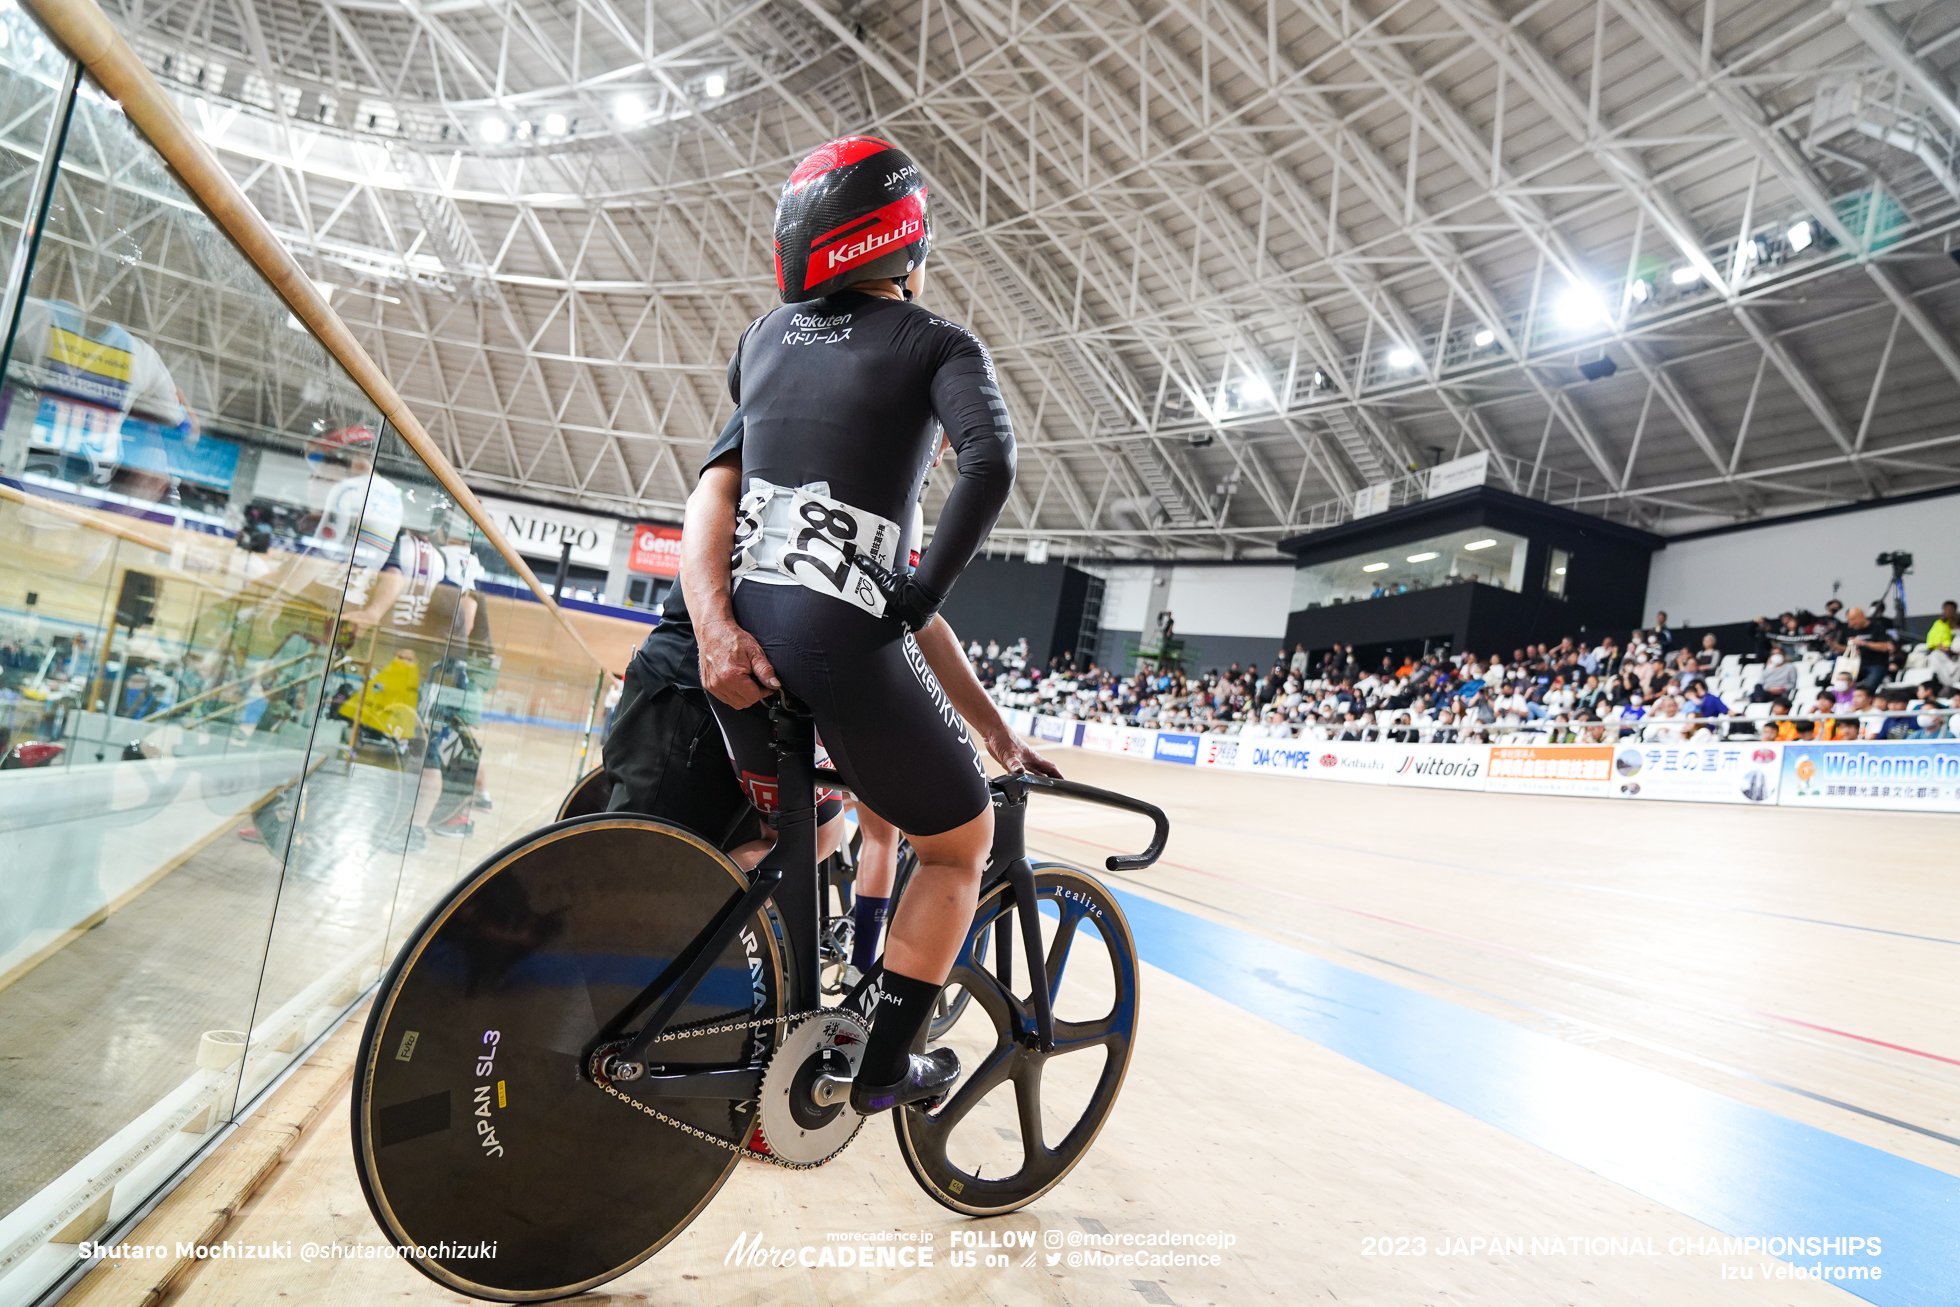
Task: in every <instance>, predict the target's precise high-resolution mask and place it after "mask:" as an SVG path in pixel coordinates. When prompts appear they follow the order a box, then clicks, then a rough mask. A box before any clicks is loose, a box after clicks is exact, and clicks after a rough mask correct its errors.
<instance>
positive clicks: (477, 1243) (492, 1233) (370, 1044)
mask: <svg viewBox="0 0 1960 1307" xmlns="http://www.w3.org/2000/svg"><path fill="white" fill-rule="evenodd" d="M747 883H748V882H747V878H746V877H745V876H744V875H743V874H742V873H741V871H740V870H738V869H737V868H736V867H735V865H734V864H733V863H732V862H730V861H728V859H727V858H726V857H725V856H723V855H722V854H721V852H720V851H719V850H717V849H715V848H714V846H713V845H712V844H710V843H709V842H708V841H706V840H704V839H702V838H701V837H700V836H698V835H696V834H694V833H692V832H690V831H687V830H685V829H683V828H680V827H678V826H674V825H670V824H668V823H665V822H660V821H656V820H654V819H652V818H648V817H635V816H629V815H625V814H618V813H602V814H598V815H596V816H590V817H582V818H575V819H573V820H571V821H566V822H558V823H554V824H553V825H550V826H546V827H544V828H542V829H540V830H538V831H535V832H533V833H531V834H530V835H527V836H525V837H524V838H522V839H520V840H517V841H515V842H513V843H512V844H510V845H507V846H505V847H504V848H503V849H501V850H499V851H498V852H497V853H495V854H493V855H492V856H491V857H490V858H489V859H487V860H486V861H484V862H483V863H481V864H479V865H478V867H477V868H476V869H475V870H474V871H472V872H471V873H470V874H469V875H467V876H465V877H464V878H463V880H462V881H461V882H460V883H459V884H458V885H457V887H456V888H455V889H454V890H452V891H451V892H450V893H449V894H448V895H447V896H446V897H445V898H444V899H443V900H442V901H441V902H439V903H438V904H436V906H435V907H434V908H432V909H431V910H430V912H429V913H428V915H427V916H426V917H425V918H424V919H423V921H422V923H421V924H420V925H419V926H418V927H417V928H416V930H415V931H414V933H413V934H411V935H410V937H409V938H408V940H407V942H406V943H405V944H404V945H403V947H402V950H401V952H400V953H399V954H398V955H397V956H396V958H395V961H394V963H393V965H392V966H391V967H390V968H389V971H388V974H387V976H386V977H385V978H384V980H383V982H382V985H381V988H380V990H379V992H378V993H377V995H376V998H375V1002H374V1007H373V1010H372V1011H371V1013H370V1014H369V1017H368V1021H367V1026H366V1029H365V1030H364V1031H363V1033H362V1037H361V1044H360V1052H359V1060H358V1062H357V1063H356V1076H355V1084H354V1094H353V1104H352V1108H351V1113H352V1127H353V1149H354V1161H355V1169H356V1171H357V1173H358V1174H359V1176H360V1180H361V1189H362V1193H363V1194H364V1196H365V1197H366V1198H367V1202H368V1207H369V1209H370V1210H371V1211H372V1212H373V1213H374V1217H375V1220H376V1221H377V1222H378V1223H379V1224H380V1226H381V1228H382V1230H383V1232H384V1233H386V1234H387V1236H388V1238H389V1239H390V1240H391V1241H392V1242H393V1243H394V1244H395V1245H396V1247H397V1248H399V1249H402V1250H403V1259H404V1260H406V1261H408V1262H409V1263H410V1264H411V1265H413V1266H415V1268H416V1269H417V1270H419V1271H421V1272H422V1273H423V1274H424V1275H427V1276H428V1277H429V1278H430V1279H432V1280H435V1281H436V1282H437V1283H439V1284H441V1285H443V1286H444V1287H446V1288H449V1289H452V1290H455V1291H456V1292H459V1293H464V1294H468V1295H470V1296H472V1297H476V1298H483V1299H488V1300H491V1301H496V1302H542V1301H547V1300H549V1299H553V1298H561V1297H566V1296H569V1295H572V1294H576V1293H581V1292H583V1291H585V1290H587V1289H590V1288H592V1287H594V1286H596V1285H599V1284H603V1283H605V1282H606V1281H608V1280H611V1279H613V1278H615V1277H617V1276H619V1275H621V1274H623V1273H624V1272H626V1271H628V1270H630V1269H631V1268H633V1267H634V1266H637V1265H638V1264H639V1263H641V1262H643V1261H645V1260H646V1259H647V1258H648V1257H651V1256H652V1255H653V1254H654V1253H656V1252H658V1251H659V1250H660V1249H661V1248H662V1247H664V1246H665V1245H666V1244H667V1243H668V1242H669V1241H670V1240H672V1239H673V1238H674V1237H675V1236H676V1235H677V1234H679V1233H680V1232H681V1231H682V1230H684V1229H685V1228H686V1227H687V1225H688V1224H689V1222H691V1221H692V1220H693V1219H694V1218H695V1217H696V1216H697V1215H699V1214H700V1212H701V1211H702V1209H703V1208H705V1207H706V1205H707V1204H708V1202H709V1201H710V1200H711V1199H712V1198H713V1197H714V1196H715V1194H716V1193H717V1192H718V1191H719V1190H720V1189H721V1186H722V1185H723V1184H724V1183H725V1182H726V1181H727V1179H728V1177H729V1175H731V1174H732V1173H733V1172H734V1170H735V1167H736V1165H737V1164H738V1163H739V1161H740V1156H739V1154H738V1153H737V1152H734V1151H730V1150H729V1149H726V1148H721V1147H717V1146H715V1145H714V1144H713V1143H710V1142H708V1141H705V1140H701V1139H697V1138H695V1137H693V1136H690V1135H687V1134H684V1133H682V1132H681V1131H679V1130H677V1129H675V1128H674V1127H673V1126H671V1125H668V1124H666V1123H664V1122H661V1121H658V1120H656V1119H654V1118H653V1117H651V1116H648V1115H646V1114H644V1113H642V1112H640V1111H639V1110H637V1109H636V1108H635V1107H634V1106H633V1105H632V1104H630V1103H627V1102H622V1101H620V1100H618V1099H616V1098H614V1097H612V1096H610V1095H609V1094H607V1093H606V1092H605V1091H604V1090H603V1089H601V1088H599V1087H598V1086H596V1085H594V1084H592V1083H591V1082H590V1081H589V1080H587V1079H586V1078H585V1076H584V1075H583V1066H584V1061H585V1054H586V1052H587V1051H588V1049H589V1047H590V1045H591V1044H592V1042H593V1041H594V1040H595V1039H596V1038H597V1036H598V1034H599V1030H600V1025H601V1023H603V1022H605V1021H607V1020H608V1019H609V1018H611V1017H612V1016H614V1015H615V1014H616V1013H618V1012H619V1011H620V1010H621V1009H622V1008H624V1007H625V1006H626V1005H627V1003H629V1002H631V1001H632V1000H633V999H634V998H635V996H637V995H639V994H640V993H641V992H642V990H643V989H644V988H645V987H646V986H647V985H648V984H649V983H650V982H651V981H652V980H653V978H654V977H655V976H656V975H658V974H659V973H660V971H661V969H662V968H663V967H665V966H666V964H667V963H668V962H669V961H671V960H672V958H673V957H674V956H675V955H676V953H677V952H678V951H679V950H680V949H681V948H682V947H684V946H685V945H686V943H687V942H688V941H689V940H690V939H691V938H692V937H693V936H694V934H695V933H696V932H697V931H698V930H699V929H700V927H701V926H703V925H705V924H706V923H707V922H708V921H709V920H710V919H711V918H712V916H713V915H714V914H715V913H716V912H717V911H719V910H721V909H722V908H723V907H724V906H725V905H726V904H727V903H728V902H729V901H730V899H731V897H732V896H733V895H735V894H737V893H739V892H740V891H742V890H743V889H745V888H746V886H747ZM743 934H744V935H746V936H747V940H746V941H744V939H743V938H742V935H738V937H737V941H736V942H735V943H734V944H732V945H731V946H730V947H729V949H728V950H727V951H726V952H724V953H723V955H722V956H721V957H720V958H719V959H717V961H716V964H715V966H714V968H713V970H711V971H710V972H709V974H708V976H707V977H706V979H704V980H703V982H702V984H701V985H700V987H699V988H698V989H697V990H696V991H695V993H694V995H693V996H692V997H691V998H690V999H689V1001H688V1002H687V1003H686V1004H685V1005H684V1006H683V1007H682V1008H681V1010H680V1011H679V1012H678V1013H677V1014H676V1015H675V1019H674V1023H673V1027H672V1028H676V1029H678V1028H680V1027H682V1026H684V1025H688V1024H719V1023H720V1022H723V1021H743V1020H754V1019H758V1018H766V1017H778V1016H781V1015H782V1012H783V1008H782V1003H783V995H784V992H785V985H784V977H783V971H782V962H781V957H780V954H779V950H778V948H776V947H772V943H773V941H774V940H775V938H776V931H775V928H774V926H773V923H772V921H771V919H770V917H769V916H768V914H767V913H766V912H759V913H757V914H756V916H755V917H754V918H753V919H752V920H751V921H750V922H749V923H747V925H746V926H745V928H744V931H743ZM778 1033H779V1032H778V1030H777V1028H776V1027H774V1026H764V1027H763V1028H761V1029H759V1030H753V1031H744V1032H727V1033H722V1034H716V1035H706V1036H702V1037H700V1038H699V1039H698V1040H687V1041H682V1042H681V1043H680V1044H679V1045H678V1047H685V1048H686V1050H687V1051H686V1054H685V1059H686V1060H687V1061H690V1062H707V1063H728V1064H747V1065H753V1066H760V1065H761V1064H762V1063H763V1061H764V1060H765V1059H766V1058H767V1056H768V1054H769V1052H770V1051H771V1050H772V1048H773V1047H774V1042H775V1040H776V1038H777V1036H778ZM492 1034H494V1035H495V1036H496V1038H495V1040H494V1041H491V1040H490V1036H491V1035H492ZM660 1106H661V1110H663V1111H665V1112H666V1113H667V1114H668V1115H670V1116H672V1117H675V1118H676V1119H679V1120H682V1121H686V1122H687V1123H689V1124H690V1125H693V1126H695V1127H696V1128H698V1129H701V1130H704V1131H707V1132H708V1133H710V1134H712V1135H714V1136H716V1137H718V1138H721V1139H724V1140H727V1141H729V1142H731V1143H740V1142H741V1141H744V1140H746V1139H747V1138H748V1136H749V1133H750V1132H751V1130H752V1128H753V1123H754V1115H755V1104H754V1103H753V1102H748V1103H734V1104H731V1103H729V1102H728V1101H727V1100H721V1099H673V1100H663V1101H662V1102H661V1104H660ZM452 1122H456V1123H459V1124H460V1128H457V1126H454V1125H452ZM486 1244H487V1245H488V1246H489V1255H487V1256H486V1255H483V1246H484V1245H486ZM458 1248H460V1249H464V1250H469V1251H473V1252H474V1254H475V1255H465V1253H461V1252H457V1251H454V1250H456V1249H458Z"/></svg>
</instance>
